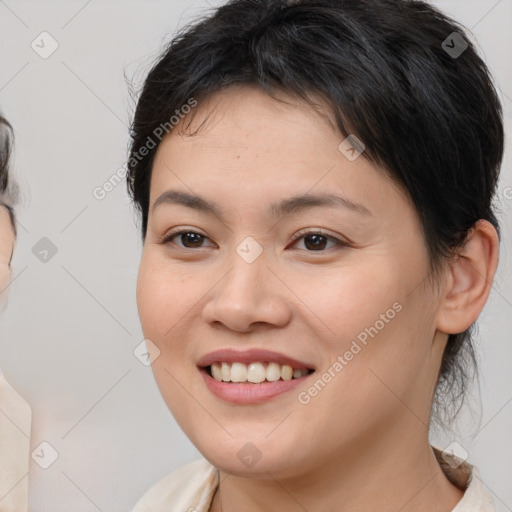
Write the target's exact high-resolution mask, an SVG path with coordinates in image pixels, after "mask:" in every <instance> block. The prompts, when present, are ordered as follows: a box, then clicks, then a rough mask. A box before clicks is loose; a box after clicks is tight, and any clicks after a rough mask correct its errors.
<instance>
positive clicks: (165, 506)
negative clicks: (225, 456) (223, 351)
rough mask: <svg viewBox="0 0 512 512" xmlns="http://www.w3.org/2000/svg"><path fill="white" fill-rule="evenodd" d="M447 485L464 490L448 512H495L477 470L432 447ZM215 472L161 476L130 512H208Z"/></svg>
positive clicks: (196, 464) (184, 470)
mask: <svg viewBox="0 0 512 512" xmlns="http://www.w3.org/2000/svg"><path fill="white" fill-rule="evenodd" d="M433 450H434V454H435V455H436V458H437V460H438V462H439V465H440V466H441V468H442V469H443V472H444V473H445V474H446V476H447V478H448V480H450V482H451V483H453V484H454V485H456V486H457V487H459V488H460V489H462V490H464V496H463V497H462V499H461V500H460V501H459V503H457V505H456V506H455V508H454V509H453V510H452V512H495V508H494V503H493V500H492V497H491V495H490V494H489V492H488V491H487V489H486V488H485V486H484V484H483V483H482V481H481V479H480V475H479V472H478V469H477V468H476V467H475V466H473V465H471V464H469V463H468V462H466V461H463V460H462V459H460V458H458V457H453V458H452V459H449V458H448V456H447V455H445V456H444V457H443V455H442V452H441V451H440V450H438V449H437V448H435V447H433ZM218 483H219V482H218V475H217V470H216V469H215V467H214V466H212V465H211V464H210V463H209V462H208V461H207V460H206V459H198V460H195V461H193V462H191V463H189V464H187V465H185V466H183V467H181V468H179V469H177V470H175V471H173V472H172V473H170V474H169V475H167V476H166V477H164V478H163V479H162V480H160V481H159V482H158V483H156V484H155V485H154V486H153V487H151V488H150V489H149V490H148V491H147V492H146V493H145V494H144V495H143V496H142V498H141V499H140V500H139V501H138V503H137V504H136V505H135V508H134V509H133V511H132V512H169V511H170V510H180V511H183V512H208V511H209V509H210V506H211V503H212V500H213V496H214V495H215V491H216V490H217V486H218Z"/></svg>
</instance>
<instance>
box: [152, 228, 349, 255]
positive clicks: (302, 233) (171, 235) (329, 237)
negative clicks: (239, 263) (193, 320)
mask: <svg viewBox="0 0 512 512" xmlns="http://www.w3.org/2000/svg"><path fill="white" fill-rule="evenodd" d="M183 234H194V235H199V236H202V237H203V238H205V239H208V237H207V236H206V235H203V234H202V233H198V232H197V231H193V230H191V229H182V230H180V231H175V232H173V233H169V234H168V235H166V236H164V237H163V239H162V240H161V241H160V243H161V244H163V245H165V244H168V243H169V242H171V241H172V240H173V238H176V237H178V236H180V235H183ZM308 235H321V236H323V237H325V238H326V239H327V240H328V241H332V242H334V243H335V244H336V245H337V246H338V248H340V247H348V245H349V243H348V242H345V241H343V240H339V239H338V238H335V237H333V236H332V235H330V234H328V233H326V232H325V231H323V230H322V229H315V230H303V231H299V233H297V236H296V237H295V238H294V239H293V240H292V242H291V243H292V244H295V243H296V242H297V241H298V240H300V239H301V238H305V237H307V236H308ZM175 245H176V244H175ZM177 247H178V248H179V249H183V250H194V249H202V248H203V247H195V248H191V247H181V246H179V245H178V246H177ZM328 250H329V249H324V250H321V251H308V250H306V252H310V253H312V252H326V251H328Z"/></svg>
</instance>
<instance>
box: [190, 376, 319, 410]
mask: <svg viewBox="0 0 512 512" xmlns="http://www.w3.org/2000/svg"><path fill="white" fill-rule="evenodd" d="M199 371H200V372H201V375H202V376H203V379H204V380H205V382H206V385H207V386H208V389H209V390H210V391H211V392H212V393H213V394H214V395H215V396H217V397H219V398H222V399H223V400H226V401H227V402H231V403H235V404H258V403H262V402H266V401H268V400H270V399H272V398H274V397H276V396H278V395H281V394H283V393H286V392H287V391H291V390H292V389H294V388H296V387H297V386H299V385H300V384H302V383H303V382H304V380H305V379H307V378H308V377H309V376H310V375H312V374H311V373H310V374H308V375H304V376H302V377H300V378H298V379H292V380H277V381H275V382H261V383H259V384H251V383H247V382H242V383H238V382H219V381H218V380H217V379H214V378H213V377H211V376H210V375H209V374H208V372H207V371H206V370H205V369H204V368H200V369H199Z"/></svg>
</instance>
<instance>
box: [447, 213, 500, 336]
mask: <svg viewBox="0 0 512 512" xmlns="http://www.w3.org/2000/svg"><path fill="white" fill-rule="evenodd" d="M498 258H499V238H498V233H497V232H496V229H495V228H494V226H493V225H492V224H491V223H490V222H488V221H486V220H483V219H480V220H479V221H478V222H476V223H475V225H474V226H473V228H472V229H471V231H470V232H469V234H468V236H467V238H466V241H465V243H464V246H463V247H462V248H461V249H460V251H459V253H458V256H457V257H456V258H455V259H454V260H453V261H452V262H450V263H449V265H448V270H447V272H448V279H447V282H446V287H445V288H444V292H443V294H444V297H443V301H442V303H441V305H440V307H439V312H438V317H437V329H438V330H440V331H442V332H445V333H448V334H457V333H459V332H464V331H465V330H466V329H468V328H469V326H470V325H471V324H473V323H474V322H475V321H476V319H477V318H478V316H479V315H480V313H481V311H482V309H483V308H484V306H485V303H486V302H487V298H488V297H489V293H490V291H491V286H492V282H493V279H494V274H495V273H496V269H497V267H498Z"/></svg>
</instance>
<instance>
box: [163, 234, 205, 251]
mask: <svg viewBox="0 0 512 512" xmlns="http://www.w3.org/2000/svg"><path fill="white" fill-rule="evenodd" d="M175 239H177V240H179V241H180V243H176V241H175ZM205 240H208V238H207V237H206V236H204V235H201V234H200V233H196V232H195V231H179V232H177V233H172V234H170V235H169V236H167V237H165V239H164V240H163V241H162V243H163V244H166V243H169V242H172V243H174V244H176V245H177V246H178V247H182V248H185V249H198V248H201V247H203V242H204V241H205Z"/></svg>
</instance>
